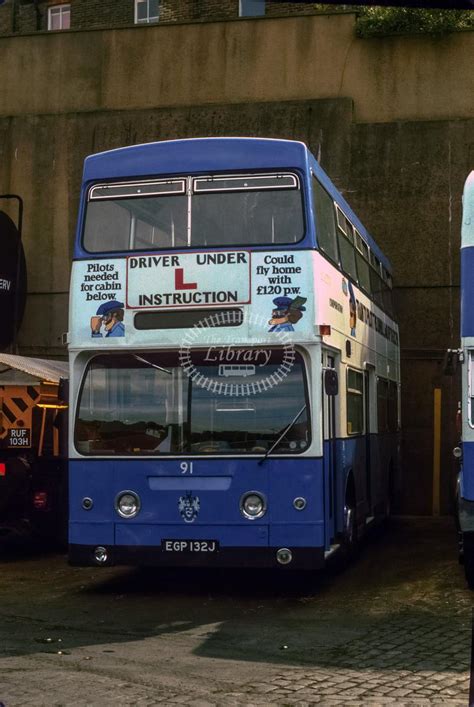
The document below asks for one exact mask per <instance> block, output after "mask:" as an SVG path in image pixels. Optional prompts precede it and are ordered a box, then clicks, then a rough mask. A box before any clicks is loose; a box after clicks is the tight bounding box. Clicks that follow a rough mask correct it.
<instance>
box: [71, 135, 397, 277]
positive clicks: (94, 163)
mask: <svg viewBox="0 0 474 707" xmlns="http://www.w3.org/2000/svg"><path fill="white" fill-rule="evenodd" d="M291 168H293V169H300V170H302V171H303V172H304V173H305V174H309V171H310V168H312V169H313V171H314V172H315V174H316V176H317V177H318V179H319V180H320V181H321V183H322V184H323V185H324V187H325V188H326V190H327V191H328V192H329V194H330V195H331V197H332V198H333V199H334V201H336V202H337V203H338V205H339V206H340V207H341V208H342V210H343V211H344V212H345V214H346V215H347V217H348V218H349V219H350V220H351V221H352V222H353V224H354V226H356V228H357V229H358V230H359V231H360V233H361V234H362V235H363V236H364V238H365V240H366V241H367V243H368V245H369V246H370V248H371V250H372V251H373V252H374V254H375V255H376V256H377V257H378V258H379V260H380V261H381V262H382V263H383V265H384V266H385V268H386V269H387V270H388V271H389V272H391V271H392V268H391V265H390V262H389V260H388V258H387V257H386V256H385V255H384V254H383V252H382V251H381V250H380V248H379V247H378V245H377V244H376V242H375V241H374V240H373V238H372V237H371V236H370V234H369V233H368V232H367V230H366V229H365V228H364V225H363V224H362V222H361V221H360V220H359V219H358V218H357V216H356V214H355V213H354V212H353V211H352V209H351V207H350V206H349V204H348V203H347V201H346V200H345V199H344V197H343V196H342V194H341V193H340V192H339V191H338V190H337V189H336V187H335V186H334V184H333V183H332V182H331V180H330V178H329V177H328V176H327V174H326V173H325V172H324V170H323V169H322V168H321V167H320V166H319V164H318V163H317V161H316V159H315V158H314V156H313V155H312V154H311V152H310V151H309V149H308V148H307V147H306V145H305V144H304V143H303V142H298V141H296V140H282V139H274V138H255V137H206V138H184V139H181V140H163V141H160V142H148V143H143V144H141V145H131V146H129V147H120V148H117V149H115V150H108V151H106V152H98V153H96V154H94V155H90V156H89V157H86V159H85V162H84V173H83V182H84V183H89V182H93V181H97V180H109V179H129V178H130V177H132V178H133V177H137V178H141V177H150V176H155V175H157V174H159V175H177V174H194V173H201V174H202V173H206V172H208V173H213V172H226V171H229V172H233V171H240V170H251V169H291Z"/></svg>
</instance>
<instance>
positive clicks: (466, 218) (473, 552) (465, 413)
mask: <svg viewBox="0 0 474 707" xmlns="http://www.w3.org/2000/svg"><path fill="white" fill-rule="evenodd" d="M473 272H474V172H471V173H470V175H469V177H468V178H467V180H466V184H465V186H464V195H463V214H462V229H461V349H460V352H459V353H460V358H461V360H462V361H463V362H464V364H465V365H464V366H463V371H462V383H461V391H462V393H461V420H462V426H461V446H460V447H457V448H455V450H454V453H455V456H456V457H458V458H459V459H460V470H459V474H458V479H457V489H456V521H457V525H458V530H459V540H460V543H459V546H460V547H459V549H460V559H461V561H462V562H463V564H464V570H465V574H466V580H467V583H468V586H469V587H470V589H474V402H473V400H474V286H473V285H474V282H473V276H472V273H473Z"/></svg>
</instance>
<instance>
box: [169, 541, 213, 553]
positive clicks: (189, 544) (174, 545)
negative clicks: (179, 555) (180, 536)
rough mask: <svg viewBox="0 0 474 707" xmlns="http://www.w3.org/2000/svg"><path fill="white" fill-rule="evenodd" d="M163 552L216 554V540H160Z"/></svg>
mask: <svg viewBox="0 0 474 707" xmlns="http://www.w3.org/2000/svg"><path fill="white" fill-rule="evenodd" d="M161 549H162V550H163V552H183V553H185V552H186V553H187V552H197V553H202V552H218V550H219V543H218V542H217V540H162V541H161Z"/></svg>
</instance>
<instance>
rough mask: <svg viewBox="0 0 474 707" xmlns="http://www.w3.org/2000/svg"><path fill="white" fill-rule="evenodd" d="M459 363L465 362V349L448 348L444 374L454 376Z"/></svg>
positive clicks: (443, 369) (443, 367) (444, 360)
mask: <svg viewBox="0 0 474 707" xmlns="http://www.w3.org/2000/svg"><path fill="white" fill-rule="evenodd" d="M459 363H464V353H463V351H462V350H461V349H448V350H447V351H446V353H445V355H444V359H443V363H442V371H443V375H444V376H454V375H455V374H456V371H457V368H458V364H459Z"/></svg>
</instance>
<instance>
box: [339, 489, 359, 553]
mask: <svg viewBox="0 0 474 707" xmlns="http://www.w3.org/2000/svg"><path fill="white" fill-rule="evenodd" d="M358 540H359V538H358V532H357V517H356V504H355V499H354V496H353V494H351V493H350V492H349V493H347V494H346V502H345V504H344V528H343V532H342V543H343V546H344V554H345V556H346V558H347V559H348V560H350V559H352V558H353V557H354V555H355V554H356V552H357V546H358Z"/></svg>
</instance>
